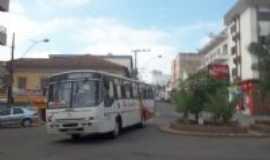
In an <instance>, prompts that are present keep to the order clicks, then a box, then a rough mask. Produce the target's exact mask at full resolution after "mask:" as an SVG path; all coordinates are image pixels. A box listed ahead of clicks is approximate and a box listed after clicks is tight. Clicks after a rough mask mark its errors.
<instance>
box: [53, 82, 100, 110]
mask: <svg viewBox="0 0 270 160" xmlns="http://www.w3.org/2000/svg"><path fill="white" fill-rule="evenodd" d="M99 97H100V96H99V82H98V81H96V80H87V81H85V80H84V81H83V80H81V81H73V82H61V83H56V84H52V85H50V87H49V104H48V107H49V108H69V107H72V108H82V107H93V106H96V105H97V104H98V102H99Z"/></svg>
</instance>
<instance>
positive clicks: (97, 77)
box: [46, 70, 154, 139]
mask: <svg viewBox="0 0 270 160" xmlns="http://www.w3.org/2000/svg"><path fill="white" fill-rule="evenodd" d="M47 93H48V107H47V110H46V121H47V131H48V133H49V134H67V135H70V136H71V137H72V138H73V139H77V138H79V137H81V136H82V135H87V134H99V133H101V134H103V133H110V135H111V136H112V137H117V136H118V135H119V133H120V132H121V130H122V129H123V128H126V127H129V126H133V125H138V126H141V127H143V126H144V124H145V122H146V121H147V120H149V119H151V118H152V117H153V116H154V98H153V95H154V94H153V87H152V86H150V85H147V84H145V83H142V82H139V81H136V80H132V79H128V78H124V77H121V76H118V75H114V74H109V73H105V72H98V71H92V70H83V71H71V72H65V73H60V74H57V75H54V76H52V77H50V78H49V86H48V92H47Z"/></svg>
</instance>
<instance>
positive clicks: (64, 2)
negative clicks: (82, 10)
mask: <svg viewBox="0 0 270 160" xmlns="http://www.w3.org/2000/svg"><path fill="white" fill-rule="evenodd" d="M91 1H92V0H36V2H37V3H38V4H39V5H40V6H42V7H43V8H47V9H49V8H51V9H52V8H54V9H55V8H69V9H72V8H78V7H81V6H84V5H88V4H90V2H91Z"/></svg>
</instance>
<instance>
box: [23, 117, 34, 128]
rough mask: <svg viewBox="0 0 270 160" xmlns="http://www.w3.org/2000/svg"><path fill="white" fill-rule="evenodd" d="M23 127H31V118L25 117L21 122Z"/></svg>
mask: <svg viewBox="0 0 270 160" xmlns="http://www.w3.org/2000/svg"><path fill="white" fill-rule="evenodd" d="M22 126H23V127H31V126H32V120H31V119H25V120H23V122H22Z"/></svg>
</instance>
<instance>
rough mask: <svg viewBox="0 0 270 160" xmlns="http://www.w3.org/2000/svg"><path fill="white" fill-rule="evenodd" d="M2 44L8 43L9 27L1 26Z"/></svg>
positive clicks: (0, 41)
mask: <svg viewBox="0 0 270 160" xmlns="http://www.w3.org/2000/svg"><path fill="white" fill-rule="evenodd" d="M0 1H1V0H0ZM0 45H3V46H5V45H7V29H6V28H5V27H3V26H0Z"/></svg>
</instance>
